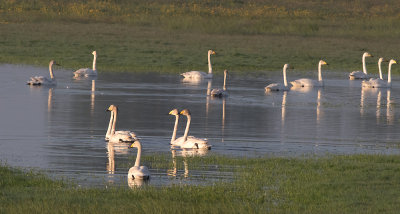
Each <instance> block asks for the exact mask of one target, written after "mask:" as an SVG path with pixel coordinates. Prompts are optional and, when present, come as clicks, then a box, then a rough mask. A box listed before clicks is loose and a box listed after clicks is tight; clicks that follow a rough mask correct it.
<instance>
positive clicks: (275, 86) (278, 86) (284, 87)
mask: <svg viewBox="0 0 400 214" xmlns="http://www.w3.org/2000/svg"><path fill="white" fill-rule="evenodd" d="M288 68H289V64H285V65H284V66H283V84H282V83H272V84H269V85H267V86H266V87H265V91H267V92H269V91H289V90H290V86H291V85H290V86H289V85H288V83H287V79H286V70H287V69H288Z"/></svg>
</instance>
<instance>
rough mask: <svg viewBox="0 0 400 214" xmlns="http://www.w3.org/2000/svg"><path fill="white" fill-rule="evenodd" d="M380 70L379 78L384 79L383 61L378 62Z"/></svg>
mask: <svg viewBox="0 0 400 214" xmlns="http://www.w3.org/2000/svg"><path fill="white" fill-rule="evenodd" d="M378 70H379V79H381V80H383V76H382V62H381V61H379V62H378Z"/></svg>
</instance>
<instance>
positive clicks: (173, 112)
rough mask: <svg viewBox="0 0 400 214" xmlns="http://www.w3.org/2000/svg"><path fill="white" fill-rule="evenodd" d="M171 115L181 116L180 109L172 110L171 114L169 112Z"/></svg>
mask: <svg viewBox="0 0 400 214" xmlns="http://www.w3.org/2000/svg"><path fill="white" fill-rule="evenodd" d="M169 114H170V115H175V116H177V115H179V110H178V109H176V108H175V109H172V110H171V111H170V112H169Z"/></svg>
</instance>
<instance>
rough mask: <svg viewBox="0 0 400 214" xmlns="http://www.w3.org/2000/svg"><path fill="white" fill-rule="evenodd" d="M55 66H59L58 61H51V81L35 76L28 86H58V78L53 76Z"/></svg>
mask: <svg viewBox="0 0 400 214" xmlns="http://www.w3.org/2000/svg"><path fill="white" fill-rule="evenodd" d="M53 65H59V64H57V63H56V61H54V60H51V61H50V63H49V72H50V79H49V78H47V77H44V76H34V77H31V79H30V80H29V81H27V82H26V84H27V85H49V86H54V85H57V81H56V77H55V76H54V74H53Z"/></svg>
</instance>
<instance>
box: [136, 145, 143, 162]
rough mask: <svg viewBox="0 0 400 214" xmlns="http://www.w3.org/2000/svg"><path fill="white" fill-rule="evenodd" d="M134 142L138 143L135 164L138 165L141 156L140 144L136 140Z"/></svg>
mask: <svg viewBox="0 0 400 214" xmlns="http://www.w3.org/2000/svg"><path fill="white" fill-rule="evenodd" d="M135 143H137V144H138V145H137V155H136V161H135V166H140V158H141V157H142V145H141V144H140V143H139V141H136V142H135Z"/></svg>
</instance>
